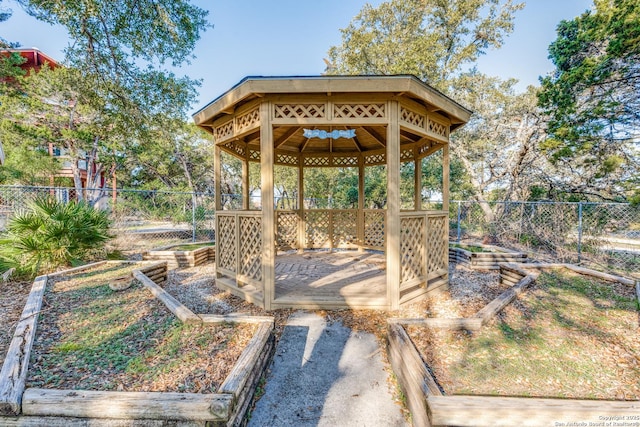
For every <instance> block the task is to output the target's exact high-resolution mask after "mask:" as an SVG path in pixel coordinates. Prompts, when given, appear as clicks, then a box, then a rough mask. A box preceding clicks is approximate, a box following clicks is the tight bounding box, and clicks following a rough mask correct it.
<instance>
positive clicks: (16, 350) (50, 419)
mask: <svg viewBox="0 0 640 427" xmlns="http://www.w3.org/2000/svg"><path fill="white" fill-rule="evenodd" d="M116 263H127V261H122V262H121V261H100V262H96V263H92V264H87V265H85V266H82V267H78V268H73V269H70V270H65V271H61V272H57V273H52V274H50V275H43V276H38V277H37V278H36V279H35V281H34V283H33V286H32V289H31V292H30V294H29V297H28V299H27V303H26V305H25V308H24V310H23V313H22V316H21V318H20V320H19V322H18V325H17V327H16V331H15V333H14V337H13V340H12V342H11V345H10V347H9V350H8V352H7V357H6V358H5V361H4V364H3V366H2V370H1V371H0V425H2V426H10V427H13V426H16V427H18V426H21V427H23V426H42V425H47V426H52V427H57V426H65V427H69V426H71V427H73V426H86V425H89V424H90V425H92V426H94V425H95V426H103V427H121V426H134V425H135V426H145V427H146V426H153V427H156V426H158V427H159V426H162V427H166V426H174V425H175V426H180V427H189V426H205V425H206V426H240V425H243V424H244V421H245V415H246V413H247V410H248V409H249V407H250V404H251V401H252V399H253V396H254V392H255V389H256V386H257V384H258V381H259V380H260V377H261V376H262V374H263V372H264V371H265V369H266V367H267V366H268V364H269V361H270V359H271V356H272V355H273V351H274V349H275V339H274V335H273V327H274V319H273V318H272V317H268V316H246V315H241V314H230V315H224V316H218V315H210V314H202V315H197V314H195V313H193V312H192V311H191V310H189V309H188V308H187V307H186V306H184V305H183V304H181V303H180V302H179V301H177V300H176V299H175V298H173V297H172V296H171V295H170V294H168V293H167V292H166V291H165V290H164V289H162V288H161V287H159V286H158V285H157V283H156V282H155V281H154V280H152V279H151V278H149V276H148V275H151V276H153V277H159V278H161V279H162V280H164V277H166V271H167V263H166V262H164V261H163V262H160V263H158V262H145V261H142V262H135V263H140V264H145V265H143V266H142V267H141V268H138V269H136V270H134V271H133V273H132V275H133V277H135V278H136V279H137V280H139V281H140V282H141V283H142V284H143V285H144V286H145V287H147V288H148V289H149V290H150V291H151V292H152V293H153V294H154V295H155V296H156V297H157V298H158V299H159V300H160V301H161V302H162V303H164V304H165V305H166V306H167V308H168V309H169V310H170V311H171V312H172V313H174V314H175V315H176V317H178V318H179V319H180V320H181V321H183V322H202V323H209V324H212V323H253V324H258V326H257V331H256V333H255V334H254V336H253V337H252V338H251V340H250V341H249V344H248V345H247V347H246V348H245V349H244V351H243V352H242V354H241V355H240V358H239V359H238V360H237V361H236V364H235V365H234V367H233V368H232V370H231V372H230V373H229V375H228V376H227V378H226V379H225V381H224V382H223V383H222V385H221V386H220V389H219V390H218V392H217V393H210V394H200V393H171V392H117V391H88V390H55V389H39V388H26V389H25V384H26V379H27V371H28V364H29V356H30V354H31V348H32V345H33V341H34V338H35V331H36V326H37V321H38V314H39V312H40V307H41V305H42V298H43V295H44V291H45V289H46V285H47V281H48V279H49V277H54V276H60V275H65V274H70V273H76V272H80V271H83V270H88V269H91V268H95V267H99V266H101V265H104V264H116ZM160 270H164V277H163V276H162V274H160Z"/></svg>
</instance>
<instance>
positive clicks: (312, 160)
mask: <svg viewBox="0 0 640 427" xmlns="http://www.w3.org/2000/svg"><path fill="white" fill-rule="evenodd" d="M304 165H305V166H329V157H305V158H304Z"/></svg>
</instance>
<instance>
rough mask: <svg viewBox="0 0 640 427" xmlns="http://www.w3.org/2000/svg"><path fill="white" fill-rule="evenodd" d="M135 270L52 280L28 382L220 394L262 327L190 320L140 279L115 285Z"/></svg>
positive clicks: (46, 385)
mask: <svg viewBox="0 0 640 427" xmlns="http://www.w3.org/2000/svg"><path fill="white" fill-rule="evenodd" d="M133 268H135V266H128V267H123V268H120V269H117V268H114V267H113V266H110V267H107V268H105V269H104V270H107V272H102V273H101V272H100V267H98V268H96V269H93V270H90V271H87V272H83V273H82V274H74V275H71V276H67V277H65V276H60V277H55V278H52V279H50V282H49V283H48V285H47V290H46V292H45V296H44V300H43V308H42V312H41V314H40V317H39V320H38V330H37V335H36V339H35V342H34V347H33V351H32V357H31V364H30V369H29V375H28V378H27V386H28V387H40V388H55V389H76V390H117V391H173V392H192V393H214V392H216V390H217V389H218V388H219V386H220V384H221V383H222V382H223V381H224V380H225V379H226V377H227V375H228V374H229V372H230V370H231V369H232V367H233V365H234V364H235V362H236V360H237V359H238V358H239V356H240V354H241V353H242V351H243V350H244V348H245V347H246V344H247V343H248V342H249V340H250V339H251V337H252V336H253V334H254V332H255V325H231V324H223V325H210V324H206V325H202V324H195V325H184V324H181V323H180V322H179V321H178V320H177V319H176V318H175V317H174V316H173V314H172V313H171V312H170V311H169V310H168V309H167V308H166V307H165V306H164V305H163V304H162V303H161V302H160V301H159V300H157V299H156V298H155V297H154V296H153V295H152V294H151V292H149V291H148V290H147V289H146V288H144V287H143V286H142V285H140V284H138V283H135V284H134V285H133V286H131V287H130V288H128V289H126V290H123V291H113V290H111V289H109V286H108V284H109V281H110V280H112V279H114V278H116V277H118V276H121V275H122V274H126V273H128V272H129V271H130V270H131V269H133Z"/></svg>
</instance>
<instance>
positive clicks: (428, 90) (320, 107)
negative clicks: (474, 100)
mask: <svg viewBox="0 0 640 427" xmlns="http://www.w3.org/2000/svg"><path fill="white" fill-rule="evenodd" d="M389 101H398V102H399V104H400V107H399V109H398V112H397V114H398V117H397V118H396V119H395V120H397V122H398V124H399V125H400V145H401V152H402V153H401V157H402V159H403V160H411V159H419V158H422V157H426V156H427V155H429V154H431V153H432V152H434V151H436V150H437V149H439V148H441V147H442V146H443V145H444V144H447V143H448V141H449V132H450V131H452V130H454V129H456V128H457V127H459V126H461V125H463V124H464V123H466V122H467V121H468V120H469V117H470V114H471V113H470V111H469V110H467V109H466V108H464V107H462V106H461V105H459V104H457V103H456V102H455V101H453V100H451V99H450V98H448V97H446V96H445V95H443V94H441V93H440V92H438V91H436V90H435V89H433V88H432V87H430V86H428V85H426V84H424V83H423V82H421V81H420V80H418V79H417V78H416V77H413V76H408V75H397V76H319V77H247V78H245V79H244V80H242V81H241V82H240V83H238V84H237V85H236V86H234V87H233V88H231V89H230V90H229V91H227V92H226V93H224V94H223V95H221V96H220V97H218V98H217V99H215V100H214V101H212V102H211V103H210V104H208V105H207V106H205V107H204V108H203V109H201V110H200V111H198V112H196V113H195V114H194V116H193V118H194V121H195V122H196V124H197V125H198V126H200V127H202V128H204V129H205V130H207V131H208V132H210V133H212V134H213V136H214V141H215V143H216V144H217V145H218V146H220V148H221V149H223V150H224V151H226V152H228V153H231V154H233V155H235V156H237V157H240V158H243V159H247V160H249V161H259V159H260V134H261V131H260V118H261V114H264V111H263V112H261V105H262V104H268V106H269V107H268V108H269V111H268V114H269V121H270V122H271V125H272V129H273V143H274V149H275V154H276V157H275V163H276V164H283V165H292V166H295V165H300V163H302V165H304V166H355V165H357V163H358V158H359V157H364V162H365V164H367V165H373V164H384V163H385V151H386V132H387V130H386V128H387V126H388V124H389V121H390V120H391V118H390V114H391V113H390V111H389V110H388V105H389V104H388V102H389ZM313 131H320V132H316V133H315V134H313V133H312V132H313ZM334 131H343V132H342V135H338V134H337V133H335V132H334ZM344 131H349V132H344ZM309 135H313V136H309ZM319 136H320V137H319Z"/></svg>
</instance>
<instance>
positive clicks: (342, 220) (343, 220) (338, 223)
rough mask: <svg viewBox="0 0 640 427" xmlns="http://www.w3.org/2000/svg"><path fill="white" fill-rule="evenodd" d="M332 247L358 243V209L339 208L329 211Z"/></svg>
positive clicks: (349, 245)
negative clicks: (338, 209)
mask: <svg viewBox="0 0 640 427" xmlns="http://www.w3.org/2000/svg"><path fill="white" fill-rule="evenodd" d="M331 222H332V227H331V240H332V242H333V247H335V248H344V247H351V246H355V245H357V244H358V211H357V210H348V211H345V210H340V211H332V213H331Z"/></svg>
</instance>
